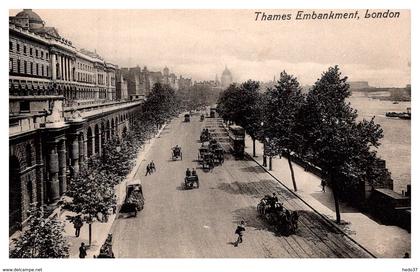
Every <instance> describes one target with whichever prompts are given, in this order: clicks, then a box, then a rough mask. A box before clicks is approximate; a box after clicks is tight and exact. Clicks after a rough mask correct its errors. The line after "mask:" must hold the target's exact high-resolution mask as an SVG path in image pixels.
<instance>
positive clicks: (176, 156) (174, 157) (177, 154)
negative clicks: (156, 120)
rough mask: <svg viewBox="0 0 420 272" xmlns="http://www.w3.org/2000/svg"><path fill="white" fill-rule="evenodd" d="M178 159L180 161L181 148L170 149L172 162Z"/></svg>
mask: <svg viewBox="0 0 420 272" xmlns="http://www.w3.org/2000/svg"><path fill="white" fill-rule="evenodd" d="M177 159H180V160H181V161H182V151H181V147H179V146H175V147H173V148H172V160H173V161H174V160H177Z"/></svg>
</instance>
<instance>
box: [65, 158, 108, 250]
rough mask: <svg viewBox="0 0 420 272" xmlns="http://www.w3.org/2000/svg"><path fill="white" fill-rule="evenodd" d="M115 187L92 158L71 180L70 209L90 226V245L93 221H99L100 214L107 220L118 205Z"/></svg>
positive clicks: (95, 159)
mask: <svg viewBox="0 0 420 272" xmlns="http://www.w3.org/2000/svg"><path fill="white" fill-rule="evenodd" d="M87 166H89V167H87ZM114 185H115V184H114V183H113V182H110V179H109V176H108V175H106V172H105V171H101V169H100V162H98V160H97V158H90V159H89V161H88V165H86V164H84V165H82V167H81V169H80V172H79V174H78V175H76V176H74V177H73V178H72V179H71V182H70V185H69V189H68V191H67V195H68V196H70V197H71V198H72V201H71V202H70V203H68V207H69V209H70V210H71V211H74V212H76V213H78V214H80V215H83V216H82V219H83V220H84V221H85V222H86V223H88V224H89V245H90V244H91V242H92V241H91V237H92V223H93V221H94V220H95V219H97V220H99V214H102V215H103V216H105V218H107V216H108V215H109V214H110V211H109V208H111V207H115V205H116V198H115V195H114V193H115V192H114Z"/></svg>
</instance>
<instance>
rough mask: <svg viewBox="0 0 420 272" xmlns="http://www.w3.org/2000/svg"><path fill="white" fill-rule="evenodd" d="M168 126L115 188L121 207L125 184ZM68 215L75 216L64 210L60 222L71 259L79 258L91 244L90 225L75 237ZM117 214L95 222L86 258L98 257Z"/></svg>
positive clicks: (84, 226)
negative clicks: (84, 247) (106, 219)
mask: <svg viewBox="0 0 420 272" xmlns="http://www.w3.org/2000/svg"><path fill="white" fill-rule="evenodd" d="M165 127H166V125H163V126H162V128H161V129H160V130H159V132H158V133H157V134H156V136H155V137H154V138H152V139H150V140H147V141H146V143H145V144H144V145H143V146H142V147H141V148H140V150H139V153H138V155H137V159H136V165H135V166H134V167H133V169H132V170H131V172H130V174H128V176H127V177H126V179H125V180H124V181H123V182H121V183H120V184H118V185H116V186H115V194H116V196H117V205H120V204H121V203H122V202H123V201H124V198H125V184H126V182H127V181H128V180H129V179H131V178H133V177H134V176H135V174H136V173H137V171H138V169H139V167H140V166H141V163H142V162H143V160H144V159H145V157H146V156H147V154H148V152H149V150H150V148H151V147H152V146H153V144H154V142H155V140H156V138H158V137H159V136H160V133H161V132H162V131H163V130H164V129H165ZM67 215H75V213H73V212H70V211H66V210H63V212H62V213H60V220H61V221H62V222H63V223H64V231H65V233H64V236H65V237H66V238H67V240H68V242H69V244H70V252H69V253H70V256H69V257H70V258H79V247H80V244H81V243H82V242H83V243H85V245H88V243H89V225H88V224H86V223H84V224H83V227H82V228H81V230H80V236H79V237H76V236H75V229H74V227H73V224H72V223H70V222H69V221H68V220H66V216H67ZM115 216H116V215H115V214H112V215H110V216H109V218H108V222H106V223H105V222H104V223H101V222H94V223H93V224H92V245H91V247H90V248H89V249H88V250H87V256H86V258H93V255H95V256H98V254H99V250H100V249H101V246H102V245H103V243H104V242H105V240H106V238H107V236H108V233H109V232H110V230H111V226H112V223H113V222H114V219H115Z"/></svg>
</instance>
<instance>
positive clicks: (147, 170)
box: [146, 164, 151, 176]
mask: <svg viewBox="0 0 420 272" xmlns="http://www.w3.org/2000/svg"><path fill="white" fill-rule="evenodd" d="M147 175H151V173H150V164H148V165H147V166H146V176H147Z"/></svg>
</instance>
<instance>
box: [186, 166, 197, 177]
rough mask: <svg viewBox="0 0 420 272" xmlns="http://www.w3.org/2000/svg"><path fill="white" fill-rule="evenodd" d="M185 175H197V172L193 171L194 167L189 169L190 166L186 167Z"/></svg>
mask: <svg viewBox="0 0 420 272" xmlns="http://www.w3.org/2000/svg"><path fill="white" fill-rule="evenodd" d="M185 176H186V177H189V176H197V172H196V171H195V169H194V168H193V169H192V171H191V170H190V168H187V170H186V171H185Z"/></svg>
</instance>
